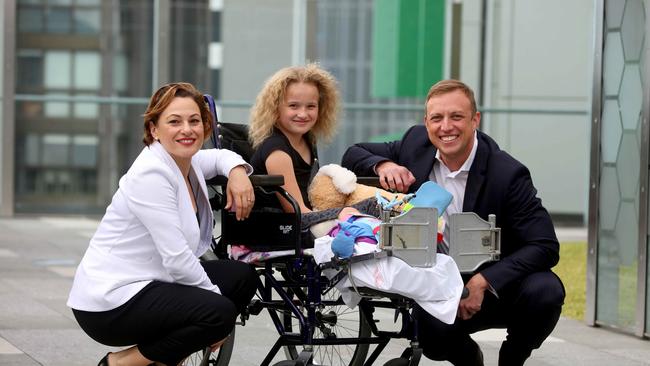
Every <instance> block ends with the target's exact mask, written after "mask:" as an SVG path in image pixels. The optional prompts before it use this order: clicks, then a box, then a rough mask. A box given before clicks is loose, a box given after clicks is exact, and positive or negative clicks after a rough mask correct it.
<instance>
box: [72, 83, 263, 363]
mask: <svg viewBox="0 0 650 366" xmlns="http://www.w3.org/2000/svg"><path fill="white" fill-rule="evenodd" d="M211 126H212V116H211V114H210V112H209V110H208V108H207V106H206V105H205V102H204V101H203V95H202V94H201V93H200V92H198V91H197V90H196V88H194V86H192V85H191V84H188V83H173V84H168V85H165V86H163V87H161V88H160V89H158V91H156V93H154V95H153V96H152V97H151V101H150V103H149V106H148V108H147V110H146V112H145V114H144V138H143V141H144V144H145V145H146V146H145V148H144V149H143V150H142V152H141V153H140V155H139V156H138V157H137V158H136V160H135V161H134V162H133V165H132V166H131V168H130V169H129V170H128V172H127V173H126V174H125V175H124V176H123V177H122V178H121V179H120V182H119V188H118V190H117V192H116V193H115V195H114V196H113V199H112V201H111V204H110V205H109V206H108V208H107V209H106V214H105V215H104V217H103V219H102V221H101V223H100V224H99V227H98V229H97V232H96V233H95V235H94V236H93V238H92V239H91V241H90V245H89V247H88V249H87V251H86V253H85V255H84V257H83V259H82V260H81V263H80V264H79V267H78V268H77V272H76V274H75V278H74V283H73V285H72V290H71V291H70V296H69V299H68V306H70V307H71V308H72V311H73V313H74V316H75V318H76V319H77V321H78V322H79V325H80V326H81V327H82V329H83V330H84V331H85V332H86V333H87V334H88V335H89V336H90V337H92V338H93V339H95V340H96V341H98V342H100V343H102V344H106V345H110V346H131V347H129V348H126V349H124V350H122V351H120V352H114V353H109V354H107V355H106V356H105V357H104V358H103V359H102V360H101V361H100V363H99V365H111V366H112V365H117V364H118V363H119V364H123V365H149V364H151V363H154V362H155V363H162V364H166V365H177V364H178V363H179V362H181V361H182V360H183V358H185V357H187V356H188V355H190V354H191V353H193V352H195V351H197V350H199V349H202V348H205V347H206V346H213V348H215V349H216V348H217V347H219V346H220V345H221V343H222V341H223V340H224V339H225V338H226V337H227V336H228V334H230V332H231V331H232V329H233V328H234V326H235V320H236V317H237V314H238V313H239V311H241V310H242V309H243V308H244V307H245V306H246V305H247V304H248V303H249V301H250V299H251V298H252V297H253V295H254V293H255V290H256V284H257V276H256V274H255V271H254V270H253V269H252V268H251V267H250V266H249V265H247V264H243V263H240V262H236V261H219V260H217V261H208V262H200V261H199V259H198V257H199V256H201V255H202V254H204V253H205V251H206V250H208V248H209V246H210V243H211V238H212V210H211V208H210V204H209V202H208V197H207V193H206V192H207V190H206V185H205V179H209V178H211V177H214V176H215V175H225V176H228V178H229V184H228V188H227V192H226V195H227V205H226V209H232V210H235V212H236V217H237V219H239V220H243V219H245V218H247V217H248V215H249V213H250V210H251V208H252V207H253V201H254V199H255V196H254V194H253V188H252V185H251V183H250V180H249V179H248V174H250V173H252V167H251V166H250V165H248V164H247V163H246V162H245V161H244V160H243V159H242V158H241V157H240V156H239V155H237V154H235V153H234V152H231V151H228V150H218V149H210V150H201V146H202V145H203V142H204V139H205V138H206V137H207V136H209V135H210V131H211Z"/></svg>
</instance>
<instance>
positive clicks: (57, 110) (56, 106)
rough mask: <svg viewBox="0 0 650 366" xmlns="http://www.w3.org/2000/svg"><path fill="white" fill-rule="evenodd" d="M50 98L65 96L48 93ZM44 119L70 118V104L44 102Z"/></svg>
mask: <svg viewBox="0 0 650 366" xmlns="http://www.w3.org/2000/svg"><path fill="white" fill-rule="evenodd" d="M48 95H51V96H61V95H67V94H62V93H50V94H48ZM45 117H50V118H67V117H70V103H68V102H46V103H45Z"/></svg>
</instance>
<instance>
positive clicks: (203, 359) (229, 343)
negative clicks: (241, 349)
mask: <svg viewBox="0 0 650 366" xmlns="http://www.w3.org/2000/svg"><path fill="white" fill-rule="evenodd" d="M234 345H235V330H234V329H233V330H232V333H230V336H229V337H228V339H226V341H225V342H224V343H223V344H222V345H221V347H219V349H218V350H217V351H216V352H210V349H209V348H206V349H204V350H201V351H198V352H195V353H193V354H191V355H189V356H188V357H187V358H186V359H185V361H183V362H182V363H181V365H183V366H227V365H228V364H229V363H230V356H231V355H232V350H233V347H234Z"/></svg>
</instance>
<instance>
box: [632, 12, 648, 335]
mask: <svg viewBox="0 0 650 366" xmlns="http://www.w3.org/2000/svg"><path fill="white" fill-rule="evenodd" d="M646 4H647V2H646ZM645 11H646V16H645V29H643V30H639V31H642V32H645V34H646V38H647V37H648V35H650V19H648V16H650V9H648V7H647V6H646V9H645ZM642 52H645V56H646V57H645V64H640V65H639V67H640V68H642V69H643V70H644V72H643V80H642V84H643V106H642V109H641V159H640V160H641V169H640V171H639V173H640V174H639V175H640V177H639V178H640V182H639V187H640V188H639V252H638V253H639V258H638V262H637V263H638V266H637V268H638V270H637V276H638V277H637V291H636V294H637V297H636V316H635V319H636V324H637V326H636V329H635V332H634V333H635V334H636V335H637V336H639V337H643V336H644V335H645V334H646V333H647V332H648V329H646V319H647V317H649V316H650V314H647V311H646V310H647V309H648V302H647V301H648V300H647V299H648V297H647V293H648V211H649V207H648V205H649V204H650V202H649V201H648V189H649V188H650V187H648V178H649V177H648V174H649V173H650V172H649V171H648V169H649V165H648V164H649V163H650V162H649V160H650V157H649V156H648V154H649V153H650V147H649V144H650V142H649V141H648V135H650V128H649V127H648V121H649V120H650V77H649V76H648V72H650V62H649V61H648V56H650V47H648V46H647V45H646V46H645V49H644V50H642Z"/></svg>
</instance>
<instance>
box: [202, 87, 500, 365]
mask: <svg viewBox="0 0 650 366" xmlns="http://www.w3.org/2000/svg"><path fill="white" fill-rule="evenodd" d="M206 102H207V103H208V106H209V107H210V109H211V111H212V114H213V117H214V125H213V132H212V136H211V137H212V138H211V140H212V142H213V144H214V147H217V148H227V149H230V150H233V151H235V152H238V153H240V154H241V155H242V156H243V157H244V159H245V160H247V161H249V160H250V156H251V154H252V149H250V146H249V145H248V142H247V139H246V136H245V134H244V135H243V136H241V135H242V133H243V132H245V128H246V127H245V126H242V125H237V124H224V123H221V122H217V121H218V120H217V114H216V108H215V104H214V100H213V99H212V97H210V96H209V95H206ZM233 131H234V132H233ZM238 135H239V137H237V136H238ZM251 182H252V183H253V185H254V187H255V189H256V195H257V194H258V192H262V194H275V193H279V194H280V195H282V196H283V197H285V198H286V199H287V200H288V201H289V202H290V203H291V205H292V206H293V208H294V212H295V214H286V213H266V212H264V213H252V214H251V218H249V220H251V219H252V220H253V221H249V220H245V221H237V220H236V219H235V218H234V214H233V213H231V212H227V211H225V210H223V209H222V208H223V207H224V205H225V202H224V200H223V197H222V196H221V195H220V194H216V195H215V196H213V197H212V198H211V199H210V204H211V205H212V207H213V210H220V211H221V223H222V236H221V237H220V240H219V242H218V243H216V242H215V243H214V246H213V250H214V252H215V253H216V254H217V256H219V257H221V258H224V257H225V256H227V246H228V245H232V244H237V245H242V244H243V245H247V246H250V247H253V248H255V249H256V250H261V251H264V250H270V249H278V250H281V249H292V250H294V254H293V255H291V256H288V257H281V258H274V259H271V260H267V261H265V262H264V263H263V266H262V267H258V269H257V272H258V274H259V275H260V281H259V284H258V297H259V298H258V299H254V300H253V301H252V302H251V304H250V305H249V306H248V308H247V309H246V311H245V312H244V314H242V315H241V319H242V324H245V322H246V321H247V320H248V319H249V317H250V316H251V315H257V314H259V313H260V312H261V311H263V310H266V311H268V313H269V315H270V317H271V320H272V321H273V324H274V326H275V328H276V330H277V332H278V339H277V340H276V341H275V343H274V344H273V345H272V347H271V349H270V350H269V352H268V354H267V355H266V357H265V358H264V360H263V361H262V363H261V365H262V366H267V365H270V363H271V362H272V360H273V359H274V357H275V356H276V355H277V353H278V352H279V351H280V349H281V348H282V347H285V352H286V354H287V356H288V358H289V359H288V360H286V361H280V362H278V363H276V364H275V365H276V366H281V365H295V366H298V365H312V364H313V362H314V357H315V355H316V354H317V353H318V349H319V347H326V346H331V347H339V346H353V347H354V351H353V352H352V354H351V355H350V357H351V358H350V359H349V360H347V359H345V360H341V362H345V364H346V365H348V364H349V365H354V366H360V365H372V364H373V363H374V362H375V361H376V360H377V358H378V357H379V355H380V354H381V352H382V351H383V350H384V349H385V347H386V346H387V344H388V343H389V341H390V340H391V339H393V338H406V339H408V340H409V341H410V347H407V349H406V350H405V351H404V352H403V353H402V355H401V356H400V358H398V359H395V360H393V361H395V362H397V363H391V362H392V361H389V363H388V364H391V365H397V364H403V365H417V364H418V363H419V361H420V358H421V356H422V349H421V348H420V347H419V343H418V339H417V334H416V332H415V331H414V330H415V329H417V326H416V324H415V323H414V322H415V319H413V317H412V316H411V313H410V309H411V308H412V307H413V304H414V301H413V300H411V299H409V298H405V297H403V296H400V295H397V294H391V293H386V292H382V291H377V290H372V289H368V288H359V289H358V291H359V292H360V294H361V295H362V301H361V302H360V303H359V306H358V310H357V311H356V313H357V314H358V326H359V328H358V330H357V331H356V332H357V333H356V334H354V335H353V336H346V337H341V334H337V333H336V329H335V328H336V325H337V321H338V320H339V319H338V318H337V317H338V316H337V314H336V313H335V312H333V311H331V310H330V311H327V310H328V309H329V308H330V307H341V306H343V307H347V306H346V305H345V304H343V301H342V300H341V298H340V296H337V295H336V293H337V290H336V289H335V288H334V285H335V284H336V283H337V281H338V280H340V279H341V277H342V276H337V277H334V278H333V279H328V278H327V277H325V276H324V275H323V273H322V270H324V269H326V268H340V269H345V268H347V266H349V265H350V263H351V262H350V261H345V260H344V261H341V260H338V261H337V260H334V261H332V262H330V263H328V264H326V265H317V264H316V263H315V261H314V259H313V258H312V257H311V256H308V255H305V254H304V250H305V249H306V248H310V247H313V237H312V236H311V234H310V233H309V231H308V230H307V231H306V232H303V231H302V230H301V226H300V225H301V220H300V207H299V205H298V204H297V202H296V201H295V199H293V197H291V195H290V194H289V193H288V192H286V191H285V190H284V189H283V188H282V187H281V186H282V185H283V184H284V179H283V177H281V176H251ZM226 184H227V181H226V180H225V179H214V180H211V181H209V182H208V185H211V186H219V187H221V190H222V192H223V189H225V185H226ZM256 215H264V216H263V218H260V219H256ZM269 217H273V218H272V219H270V218H269ZM435 218H436V223H435V228H436V229H434V230H435V231H437V214H435ZM475 219H477V220H478V221H477V223H479V224H481V223H485V222H484V221H483V220H482V219H480V218H479V217H478V216H476V218H475ZM382 220H383V223H382V240H383V238H386V240H383V241H384V242H385V243H387V245H386V247H388V248H387V249H386V251H385V252H384V253H385V254H387V255H394V256H397V257H400V258H402V259H404V260H406V261H407V263H408V262H409V260H410V259H418V258H421V254H422V251H424V252H425V253H426V254H427V258H431V256H432V255H433V259H434V260H435V246H433V249H431V247H432V245H433V244H431V245H429V246H428V247H426V246H422V247H420V248H417V249H415V250H416V251H415V252H412V250H413V248H405V247H403V246H402V247H399V245H393V244H392V239H391V238H394V237H395V236H394V235H393V234H392V231H393V230H397V231H399V230H400V229H401V227H400V226H404V224H405V223H404V222H402V223H400V222H399V221H395V220H394V218H393V217H391V216H390V215H388V214H387V215H386V216H384V217H382ZM457 221H458V220H457ZM453 222H454V221H452V223H453ZM469 222H470V221H469V220H465V221H463V225H470V224H468V223H469ZM251 224H253V225H256V226H255V230H250V227H251ZM406 225H407V226H408V225H409V224H408V223H406ZM260 226H261V227H260ZM484 226H485V225H483V224H481V225H478V226H477V230H478V231H476V230H474V231H472V233H473V234H475V236H476V235H478V237H480V238H481V240H482V241H481V243H483V246H482V247H479V248H478V249H477V248H473V249H472V250H474V252H472V253H470V254H473V257H472V260H473V261H474V262H473V263H475V262H476V258H479V259H480V261H482V262H481V263H483V262H487V261H491V260H495V259H498V255H499V240H500V236H499V229H498V228H495V225H494V220H490V223H488V228H487V231H486V230H485V229H484ZM265 231H268V232H265ZM452 231H454V232H456V231H458V232H460V229H458V230H455V229H453V228H452ZM251 232H263V233H264V238H263V241H262V240H259V235H257V236H256V235H247V234H248V233H251ZM242 233H243V234H244V235H243V236H242ZM486 233H487V234H486ZM486 235H487V237H488V239H487V240H488V242H489V245H487V246H486V245H484V243H486V241H485V237H486ZM461 236H462V235H461ZM452 238H453V235H452ZM463 238H464V239H471V240H474V239H475V238H474V237H471V238H468V237H467V235H465V236H464V237H463ZM395 242H397V240H395ZM270 243H272V244H271V245H270ZM430 243H435V241H433V242H430ZM488 248H489V250H488ZM475 249H477V250H478V251H476V250H475ZM486 252H487V254H486ZM413 253H417V254H416V255H415V256H414V255H412V254H413ZM456 254H458V255H461V254H466V253H456ZM362 259H363V258H357V259H354V257H353V258H352V261H353V262H354V261H359V260H362ZM425 262H426V261H425ZM421 265H423V266H427V265H432V263H431V261H430V260H429V262H426V263H421ZM477 266H478V265H476V266H475V267H474V268H471V269H470V270H473V269H476V267H477ZM461 271H462V269H461ZM343 273H345V272H343ZM278 275H279V276H280V278H278ZM274 294H275V295H276V296H277V297H279V299H278V298H274ZM332 295H334V297H335V298H328V296H329V297H331V296H332ZM378 308H386V309H392V310H394V311H395V318H394V320H395V321H397V318H398V316H399V315H401V318H402V319H401V327H400V329H399V330H397V331H386V330H381V329H379V327H378V326H377V323H376V320H375V319H374V317H373V313H374V311H375V309H378ZM294 322H295V323H296V325H297V329H294V324H293V323H294ZM372 344H374V345H376V346H375V348H374V349H373V351H372V353H370V355H368V353H369V350H370V345H372ZM298 346H302V350H301V351H300V352H298V348H297V347H298ZM231 351H232V348H229V349H228V350H222V352H231ZM228 356H229V355H228ZM209 357H210V354H209V352H207V350H206V352H205V353H204V358H203V360H202V361H201V362H202V363H201V365H207V364H222V363H218V362H216V361H209V360H208V358H209ZM223 359H229V357H223ZM397 360H402V361H397ZM317 361H318V362H322V361H324V360H323V359H318V360H317ZM325 361H327V360H325ZM225 364H227V361H226V363H225Z"/></svg>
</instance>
